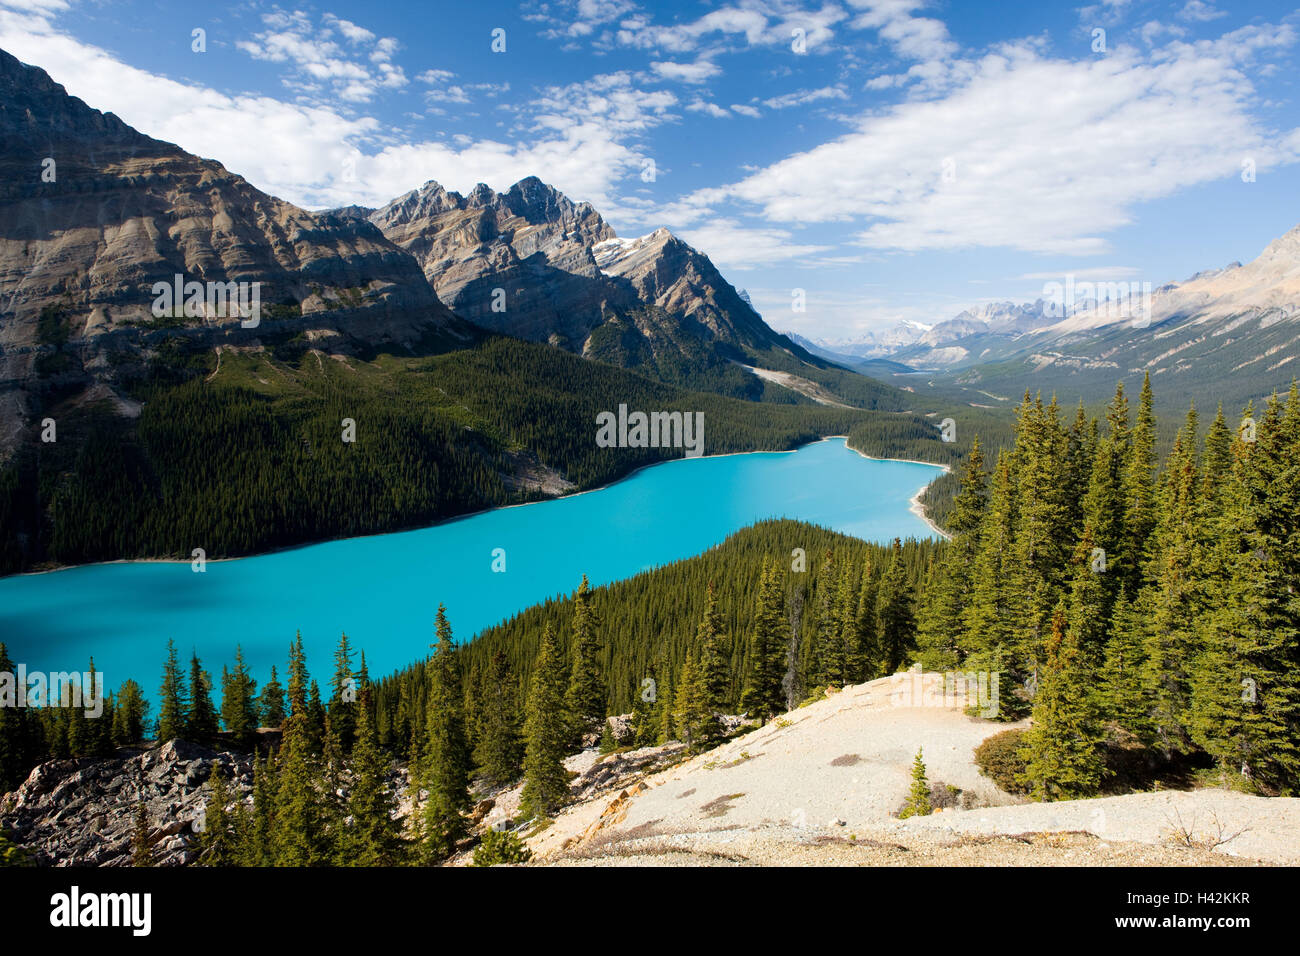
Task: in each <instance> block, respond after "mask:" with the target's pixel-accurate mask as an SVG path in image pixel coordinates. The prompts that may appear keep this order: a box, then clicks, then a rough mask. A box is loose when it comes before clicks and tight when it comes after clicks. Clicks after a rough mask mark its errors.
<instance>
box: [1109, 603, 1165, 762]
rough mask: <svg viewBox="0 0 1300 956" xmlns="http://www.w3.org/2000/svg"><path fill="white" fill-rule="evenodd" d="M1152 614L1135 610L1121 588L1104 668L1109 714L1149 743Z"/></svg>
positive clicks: (1121, 726)
mask: <svg viewBox="0 0 1300 956" xmlns="http://www.w3.org/2000/svg"><path fill="white" fill-rule="evenodd" d="M1148 621H1149V615H1147V614H1145V613H1143V612H1142V610H1141V609H1140V608H1139V609H1138V610H1136V611H1135V610H1134V608H1133V603H1132V602H1131V601H1130V600H1129V598H1128V592H1127V591H1126V590H1124V589H1123V588H1121V589H1120V592H1119V598H1118V599H1117V600H1116V601H1115V609H1114V611H1112V613H1111V627H1110V637H1109V639H1108V641H1107V643H1106V654H1105V660H1104V663H1103V664H1102V668H1101V686H1102V693H1103V697H1104V700H1105V712H1106V715H1107V716H1108V717H1109V718H1110V719H1111V720H1113V721H1114V722H1115V724H1116V725H1117V726H1118V727H1120V728H1121V729H1123V730H1125V731H1128V732H1129V733H1131V734H1133V735H1134V736H1135V737H1136V738H1137V739H1138V740H1140V741H1142V742H1144V743H1147V742H1150V740H1151V739H1152V737H1153V733H1152V729H1151V718H1150V705H1149V703H1148V701H1147V695H1146V692H1145V690H1144V688H1143V682H1142V675H1143V673H1144V672H1145V671H1146V656H1145V648H1146V646H1147V642H1148V640H1149V636H1148V633H1147V630H1148V629H1147V624H1148Z"/></svg>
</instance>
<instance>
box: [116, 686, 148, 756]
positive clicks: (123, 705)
mask: <svg viewBox="0 0 1300 956" xmlns="http://www.w3.org/2000/svg"><path fill="white" fill-rule="evenodd" d="M148 713H149V702H148V701H147V700H145V698H144V694H143V692H142V691H141V690H140V685H139V684H137V683H136V682H135V681H133V680H130V679H129V678H128V679H127V680H124V681H122V686H121V687H119V688H118V691H117V703H116V706H115V707H114V708H113V742H114V743H115V744H117V745H118V746H119V747H125V746H128V745H131V744H138V743H139V742H140V741H141V740H143V739H144V728H145V720H146V718H147V716H148Z"/></svg>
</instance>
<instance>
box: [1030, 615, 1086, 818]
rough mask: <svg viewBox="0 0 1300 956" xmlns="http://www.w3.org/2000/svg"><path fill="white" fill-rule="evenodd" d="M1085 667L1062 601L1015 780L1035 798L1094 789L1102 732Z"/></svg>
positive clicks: (1059, 797) (1066, 796)
mask: <svg viewBox="0 0 1300 956" xmlns="http://www.w3.org/2000/svg"><path fill="white" fill-rule="evenodd" d="M1093 695H1094V692H1093V682H1092V677H1091V674H1090V672H1089V669H1088V667H1087V665H1086V663H1085V662H1084V658H1083V655H1082V653H1081V652H1080V650H1079V646H1078V640H1077V638H1076V637H1074V636H1073V635H1071V634H1070V633H1069V631H1068V629H1067V628H1066V624H1065V603H1064V601H1062V602H1061V603H1059V604H1058V605H1057V607H1056V610H1055V611H1054V612H1053V614H1052V621H1051V630H1050V632H1049V634H1048V637H1047V644H1046V648H1045V659H1044V664H1043V673H1042V679H1041V680H1040V681H1039V684H1038V693H1037V695H1036V696H1035V697H1034V709H1033V725H1032V726H1031V727H1030V729H1029V730H1028V731H1027V732H1026V733H1025V738H1024V739H1025V750H1024V756H1025V757H1026V766H1025V771H1024V774H1023V775H1022V776H1021V778H1020V779H1021V782H1022V783H1025V784H1028V785H1029V787H1030V793H1031V796H1033V798H1034V799H1035V800H1071V799H1076V798H1080V797H1090V796H1094V795H1096V793H1097V789H1098V787H1099V786H1100V783H1101V775H1102V770H1103V763H1102V754H1101V743H1102V740H1103V734H1102V731H1101V727H1100V715H1099V713H1098V708H1097V701H1096V700H1095V698H1094V696H1093Z"/></svg>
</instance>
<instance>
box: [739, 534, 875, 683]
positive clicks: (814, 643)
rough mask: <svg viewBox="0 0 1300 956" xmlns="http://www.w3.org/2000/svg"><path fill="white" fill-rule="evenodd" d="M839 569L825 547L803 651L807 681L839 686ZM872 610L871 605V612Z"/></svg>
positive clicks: (843, 665)
mask: <svg viewBox="0 0 1300 956" xmlns="http://www.w3.org/2000/svg"><path fill="white" fill-rule="evenodd" d="M841 573H842V572H841V571H840V569H839V564H838V563H837V562H836V560H835V556H834V554H832V553H831V552H829V551H827V552H826V557H825V559H824V560H823V561H822V564H821V567H820V568H818V569H817V575H816V578H815V580H814V582H813V583H814V590H815V593H816V606H817V609H816V614H815V617H814V619H813V624H812V629H811V636H810V641H809V647H808V650H807V652H806V653H805V654H804V659H805V661H806V663H805V665H804V666H805V674H806V677H805V683H806V684H813V685H822V684H825V685H828V686H832V687H839V686H842V685H843V684H844V682H845V681H846V680H847V679H848V661H847V660H846V659H845V656H844V642H843V641H841V640H840V620H839V616H838V614H837V613H836V606H835V599H836V597H837V596H838V595H839V586H838V584H839V576H840V574H841ZM875 612H876V609H875V608H874V607H872V608H871V613H872V615H873V616H874V615H875ZM751 666H752V665H751ZM742 706H743V702H742Z"/></svg>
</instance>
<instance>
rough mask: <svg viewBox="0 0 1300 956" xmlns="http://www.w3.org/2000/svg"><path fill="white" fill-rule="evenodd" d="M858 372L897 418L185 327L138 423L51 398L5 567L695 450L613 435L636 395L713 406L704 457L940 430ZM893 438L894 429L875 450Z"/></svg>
mask: <svg viewBox="0 0 1300 956" xmlns="http://www.w3.org/2000/svg"><path fill="white" fill-rule="evenodd" d="M843 374H844V375H846V376H849V375H851V374H852V373H848V372H845V373H843ZM861 381H862V383H863V384H862V386H861V388H862V389H863V394H862V398H863V399H864V401H866V400H870V401H873V402H875V403H876V404H877V405H879V406H881V407H882V408H883V409H884V411H881V412H868V411H864V410H858V409H845V408H835V407H827V406H819V405H816V404H813V403H811V402H809V401H807V400H804V399H800V401H799V402H797V403H792V404H772V403H763V404H761V405H760V404H755V403H751V402H745V401H740V400H736V399H728V398H724V397H721V396H718V395H716V394H708V393H700V392H689V391H686V390H684V389H681V388H678V387H675V386H671V385H666V384H664V383H661V382H655V381H652V380H649V379H646V378H642V377H641V376H639V375H636V374H634V373H631V372H627V371H625V370H622V369H617V368H614V367H611V366H608V365H605V364H603V363H600V362H593V361H587V360H583V359H581V358H578V357H576V356H574V355H571V354H569V353H566V352H563V351H561V350H558V349H554V348H550V347H548V346H543V345H534V344H528V343H523V342H519V341H516V340H513V339H506V338H499V337H495V338H489V339H487V340H486V341H483V342H481V343H478V344H475V345H473V346H472V347H469V348H460V349H456V350H454V351H449V352H443V353H441V354H434V355H428V356H412V355H392V354H378V355H374V356H371V357H369V360H368V361H367V360H363V359H362V358H360V357H356V356H351V357H348V356H328V355H325V354H324V353H322V352H319V351H316V350H311V349H310V348H309V347H308V346H307V344H306V343H305V342H303V341H301V340H299V339H294V338H290V339H286V340H285V341H282V342H278V343H276V344H274V345H273V346H272V347H271V348H269V349H262V348H254V349H233V348H224V349H221V350H219V351H217V352H212V351H202V350H193V349H187V348H186V347H185V346H184V345H183V344H182V339H180V338H179V337H178V338H177V339H175V340H173V341H172V342H171V343H170V346H169V347H168V348H165V349H163V350H162V351H161V352H160V354H159V357H158V358H157V359H156V360H155V361H154V362H153V363H152V365H151V366H150V367H149V369H148V370H147V372H146V373H145V374H142V375H140V376H138V377H137V378H135V379H133V380H132V385H131V391H130V394H131V395H132V396H133V397H134V398H135V399H137V400H139V401H140V402H141V403H142V406H143V407H142V408H141V409H140V411H139V416H138V418H130V417H122V415H121V414H120V413H119V411H118V410H117V409H115V408H112V407H110V405H109V404H108V403H99V404H96V403H89V404H87V403H79V402H73V401H70V400H69V401H64V402H63V403H62V404H57V403H55V404H51V406H50V407H49V409H48V410H47V414H48V415H49V416H50V417H51V418H53V419H54V421H55V423H56V427H57V431H56V435H55V437H56V440H55V441H51V442H36V443H32V444H30V445H28V446H25V447H23V448H22V449H20V451H19V453H18V455H17V457H16V458H15V459H14V460H13V461H12V462H10V463H9V465H8V466H7V467H6V468H5V469H4V470H3V471H0V529H2V530H0V573H12V572H14V571H21V570H30V569H33V568H38V567H41V566H44V565H49V564H54V565H59V564H78V563H84V562H91V561H100V560H111V559H117V558H137V557H157V556H173V557H185V558H188V556H189V555H190V553H191V552H192V550H193V549H194V548H203V549H204V550H205V552H206V554H207V555H208V557H222V556H232V555H241V554H249V553H253V552H257V551H264V550H267V549H271V548H276V547H282V546H286V545H291V544H296V543H302V542H306V541H315V540H321V539H325V538H332V537H339V536H348V535H357V534H367V533H374V532H381V531H392V530H396V529H400V528H408V527H416V526H420V525H425V524H429V523H431V522H433V521H436V520H438V519H439V518H445V517H449V516H452V515H457V514H464V513H467V512H471V511H475V510H479V509H482V508H488V507H494V506H498V505H502V504H507V503H512V502H518V501H525V500H530V499H534V498H537V497H541V496H542V495H543V494H546V493H554V492H555V491H556V490H560V489H563V488H568V489H575V488H576V489H587V488H592V487H597V486H599V485H601V484H604V483H607V482H609V481H611V480H613V479H615V478H617V477H620V476H622V475H625V474H627V473H628V472H629V471H631V470H633V469H635V468H637V467H640V466H643V465H647V464H651V463H653V462H656V461H662V460H666V459H668V458H672V457H680V456H681V455H682V453H683V452H682V450H681V449H672V448H668V449H658V448H645V449H638V448H600V447H598V446H597V445H596V443H595V440H594V436H595V418H596V414H597V413H598V412H601V411H607V410H615V409H617V408H618V406H619V405H620V404H626V405H627V406H628V407H629V408H630V409H633V410H635V409H641V410H645V411H650V410H682V411H694V412H703V413H704V418H705V443H704V452H705V454H721V453H728V452H738V451H754V450H760V449H761V450H781V449H788V448H792V447H795V446H797V445H799V444H801V443H804V442H808V441H812V440H815V439H818V438H820V437H822V436H824V435H828V434H846V433H848V432H850V431H851V430H853V429H855V428H856V429H857V430H858V432H859V433H860V434H862V435H864V436H870V435H871V434H872V433H873V429H875V428H877V427H879V428H882V429H887V431H888V434H892V432H893V430H894V429H895V428H897V427H902V428H904V429H910V431H911V432H924V431H925V430H927V428H930V426H927V425H926V424H925V421H924V419H923V418H921V417H920V416H918V415H915V414H910V413H906V412H902V411H897V410H894V409H893V408H892V407H891V406H896V405H899V404H901V402H900V401H899V400H898V396H900V395H902V394H903V393H896V392H894V391H893V390H892V389H887V388H884V387H883V386H879V385H875V383H870V382H868V381H867V380H865V379H863V380H861ZM767 387H769V388H775V386H767ZM882 403H883V404H882ZM886 411H889V412H891V414H886V413H885V412H886ZM346 420H350V421H351V422H352V423H353V429H352V432H351V435H350V436H349V435H348V428H347V422H346ZM895 423H898V424H897V425H896V424H895ZM930 430H931V431H933V429H930ZM345 436H346V437H352V438H354V440H353V441H346V440H345ZM888 442H889V438H888V435H887V434H884V433H882V439H881V441H880V442H878V443H877V444H878V445H879V446H880V447H882V448H884V447H887V445H888ZM935 444H936V445H937V444H938V443H937V442H936V443H935Z"/></svg>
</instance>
